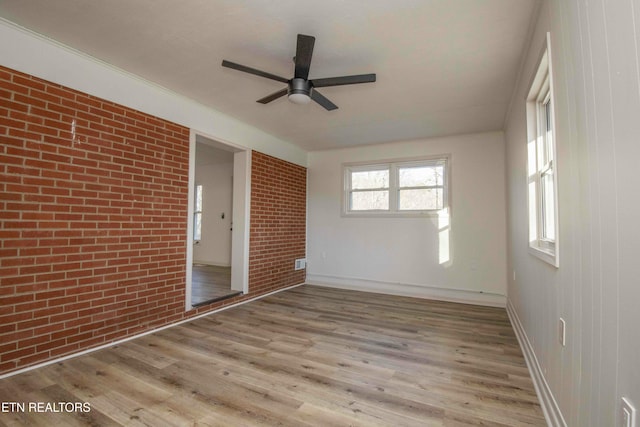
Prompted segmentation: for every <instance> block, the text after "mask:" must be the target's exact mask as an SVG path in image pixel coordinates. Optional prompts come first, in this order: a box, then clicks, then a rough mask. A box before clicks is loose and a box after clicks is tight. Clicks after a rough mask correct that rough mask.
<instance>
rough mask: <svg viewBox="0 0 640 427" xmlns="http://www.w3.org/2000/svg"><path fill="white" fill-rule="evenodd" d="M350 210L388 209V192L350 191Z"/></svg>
mask: <svg viewBox="0 0 640 427" xmlns="http://www.w3.org/2000/svg"><path fill="white" fill-rule="evenodd" d="M351 210H354V211H369V210H389V192H388V191H354V192H352V193H351Z"/></svg>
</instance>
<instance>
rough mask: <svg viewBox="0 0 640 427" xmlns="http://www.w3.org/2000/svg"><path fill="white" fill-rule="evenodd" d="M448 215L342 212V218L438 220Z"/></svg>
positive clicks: (444, 212) (437, 213) (432, 212)
mask: <svg viewBox="0 0 640 427" xmlns="http://www.w3.org/2000/svg"><path fill="white" fill-rule="evenodd" d="M443 215H447V216H448V215H449V214H448V213H447V212H446V210H444V211H442V210H438V211H407V212H397V211H396V212H387V211H386V212H381V211H377V212H344V211H343V212H342V213H341V215H340V216H341V217H343V218H439V217H442V216H443Z"/></svg>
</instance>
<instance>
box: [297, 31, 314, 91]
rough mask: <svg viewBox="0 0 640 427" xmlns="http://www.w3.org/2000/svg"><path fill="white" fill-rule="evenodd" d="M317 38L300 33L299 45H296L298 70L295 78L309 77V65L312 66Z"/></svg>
mask: <svg viewBox="0 0 640 427" xmlns="http://www.w3.org/2000/svg"><path fill="white" fill-rule="evenodd" d="M315 42H316V38H315V37H313V36H305V35H304V34H298V46H297V47H296V70H295V78H297V79H305V80H307V79H308V78H309V67H311V56H313V45H314V44H315Z"/></svg>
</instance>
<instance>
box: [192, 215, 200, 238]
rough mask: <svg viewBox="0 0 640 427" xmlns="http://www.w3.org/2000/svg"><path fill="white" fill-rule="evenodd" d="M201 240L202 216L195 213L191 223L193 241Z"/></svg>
mask: <svg viewBox="0 0 640 427" xmlns="http://www.w3.org/2000/svg"><path fill="white" fill-rule="evenodd" d="M201 239H202V214H201V213H196V214H195V215H194V221H193V240H201Z"/></svg>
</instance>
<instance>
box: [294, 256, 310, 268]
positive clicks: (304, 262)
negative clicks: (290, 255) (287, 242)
mask: <svg viewBox="0 0 640 427" xmlns="http://www.w3.org/2000/svg"><path fill="white" fill-rule="evenodd" d="M305 268H307V260H306V258H299V259H297V260H296V263H295V266H294V270H303V269H305Z"/></svg>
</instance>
